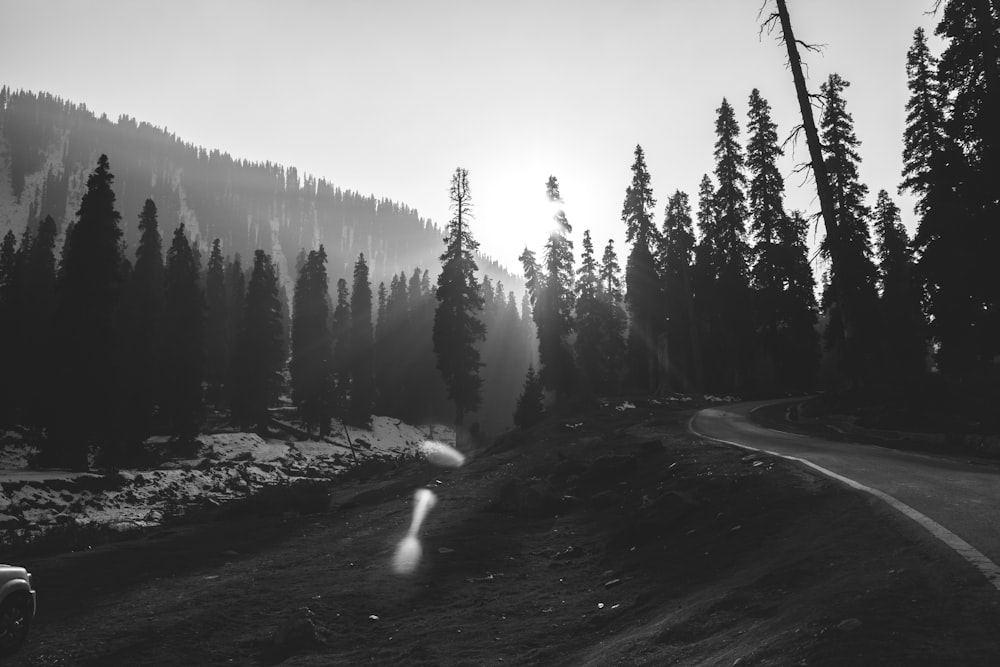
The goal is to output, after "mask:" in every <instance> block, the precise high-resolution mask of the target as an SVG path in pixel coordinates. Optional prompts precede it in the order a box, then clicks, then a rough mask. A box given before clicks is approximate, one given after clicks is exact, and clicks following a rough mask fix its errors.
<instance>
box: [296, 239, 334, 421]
mask: <svg viewBox="0 0 1000 667" xmlns="http://www.w3.org/2000/svg"><path fill="white" fill-rule="evenodd" d="M329 302H330V295H329V280H328V278H327V275H326V250H325V249H324V248H323V246H322V245H320V247H319V250H312V251H310V252H309V254H308V255H307V256H306V261H305V264H304V265H303V266H302V267H301V268H300V269H299V272H298V280H296V281H295V293H294V297H293V304H294V307H293V309H292V359H291V362H290V363H289V371H290V373H291V381H292V402H293V403H294V404H295V406H296V407H297V408H298V410H299V415H300V416H301V418H302V421H303V422H305V424H306V428H307V429H311V427H312V426H316V427H317V429H318V430H319V432H320V434H321V435H325V434H326V433H327V431H328V430H329V427H330V418H331V417H332V416H333V395H334V372H333V348H332V346H331V339H330V331H329V329H328V322H329V318H330V314H329V312H328V310H327V308H328V305H329Z"/></svg>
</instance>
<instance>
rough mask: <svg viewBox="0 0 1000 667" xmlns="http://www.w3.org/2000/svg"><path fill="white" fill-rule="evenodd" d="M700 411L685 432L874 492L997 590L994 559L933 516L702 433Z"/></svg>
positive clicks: (999, 571)
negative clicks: (697, 424)
mask: <svg viewBox="0 0 1000 667" xmlns="http://www.w3.org/2000/svg"><path fill="white" fill-rule="evenodd" d="M713 409H718V408H713ZM701 412H702V410H699V411H698V412H696V413H694V414H693V415H691V418H690V419H689V420H688V423H687V429H688V432H689V433H691V434H692V435H695V436H697V437H699V438H704V439H706V440H712V441H714V442H721V443H723V444H726V445H730V446H732V447H739V448H740V449H745V450H749V451H754V452H761V453H763V454H769V455H771V456H777V457H779V458H783V459H786V460H788V461H794V462H796V463H800V464H802V465H804V466H806V467H808V468H811V469H813V470H815V471H817V472H819V473H820V474H822V475H824V476H826V477H829V478H830V479H833V480H836V481H838V482H840V483H841V484H844V485H846V486H848V487H850V488H852V489H855V490H858V491H863V492H865V493H868V494H870V495H872V496H874V497H875V498H878V499H879V500H881V501H883V502H885V503H887V504H888V505H889V506H890V507H892V508H893V509H895V510H896V511H898V512H900V513H901V514H903V515H904V516H906V517H907V518H909V519H911V520H913V521H915V522H916V523H917V524H919V525H920V526H922V527H923V528H924V529H925V530H927V531H928V532H929V533H930V534H931V535H933V536H934V537H935V538H937V539H938V540H940V541H941V542H943V543H944V544H946V545H947V546H948V547H950V548H951V549H952V550H953V551H955V552H956V553H957V554H958V555H959V556H961V557H962V558H964V559H965V560H966V562H968V563H969V564H971V565H972V566H973V567H975V568H976V569H977V570H979V572H980V573H981V574H982V575H983V576H984V577H986V581H988V582H989V583H990V584H992V585H993V587H994V588H996V589H997V591H1000V565H997V564H996V563H994V562H993V561H992V560H990V559H989V558H988V557H987V556H986V555H985V554H984V553H982V552H981V551H979V550H978V549H976V548H975V547H974V546H972V545H971V544H969V543H968V542H966V541H965V540H963V539H962V538H961V537H959V536H958V535H956V534H955V533H953V532H951V531H950V530H948V529H947V528H945V527H944V526H942V525H941V524H939V523H938V522H937V521H935V520H934V519H931V518H930V517H928V516H926V515H924V514H921V513H920V512H918V511H917V510H915V509H913V508H912V507H910V506H909V505H907V504H906V503H904V502H903V501H901V500H899V499H897V498H895V497H894V496H891V495H889V494H888V493H886V492H884V491H880V490H879V489H874V488H872V487H870V486H865V485H864V484H862V483H861V482H858V481H855V480H853V479H851V478H850V477H845V476H843V475H840V474H837V473H835V472H833V471H832V470H827V469H826V468H824V467H823V466H821V465H817V464H815V463H813V462H812V461H809V460H807V459H803V458H800V457H798V456H790V455H788V454H780V453H778V452H773V451H770V450H767V449H761V448H758V447H752V446H750V445H744V444H741V443H738V442H733V441H731V440H724V439H722V438H716V437H714V436H711V435H705V434H704V433H700V432H698V431H697V430H695V428H694V420H695V418H696V417H697V416H698V415H699V414H700V413H701ZM762 428H766V427H762Z"/></svg>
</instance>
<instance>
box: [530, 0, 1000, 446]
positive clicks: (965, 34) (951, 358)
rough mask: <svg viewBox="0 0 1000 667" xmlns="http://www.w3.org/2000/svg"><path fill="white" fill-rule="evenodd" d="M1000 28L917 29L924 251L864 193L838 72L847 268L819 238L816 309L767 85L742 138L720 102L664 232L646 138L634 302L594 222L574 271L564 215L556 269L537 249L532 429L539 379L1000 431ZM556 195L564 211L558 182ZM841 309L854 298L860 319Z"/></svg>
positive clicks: (911, 139) (829, 110) (916, 166)
mask: <svg viewBox="0 0 1000 667" xmlns="http://www.w3.org/2000/svg"><path fill="white" fill-rule="evenodd" d="M998 30H1000V17H998V15H997V13H996V11H995V8H991V5H990V3H989V2H984V1H980V0H962V1H959V0H952V1H951V2H949V3H948V4H947V6H946V7H945V9H944V11H943V13H942V17H941V22H940V24H939V25H938V28H937V32H938V34H939V35H941V36H942V37H944V38H945V40H946V42H947V44H946V47H945V50H944V52H943V54H942V56H941V58H940V59H937V58H935V57H933V56H932V55H931V53H930V51H929V49H928V47H927V41H926V36H925V35H924V32H923V31H922V30H920V29H918V30H917V31H916V32H915V34H914V41H913V45H912V47H911V49H910V50H909V53H908V57H907V65H906V71H907V78H908V86H909V90H910V94H911V97H910V101H909V102H908V104H907V107H906V108H907V125H906V130H905V137H904V138H905V150H904V169H903V181H902V183H901V184H900V185H899V188H900V190H909V191H911V192H913V193H914V194H916V195H917V198H918V201H917V206H916V214H917V216H918V218H919V224H918V228H917V233H916V236H915V238H914V239H912V240H911V239H910V238H909V237H908V234H907V232H906V229H905V228H904V226H903V225H902V223H901V219H900V210H899V208H898V206H897V205H896V204H895V203H894V201H893V200H892V197H891V196H890V195H889V192H888V190H886V189H880V190H879V191H878V193H877V196H876V198H875V203H874V206H870V205H869V204H868V203H867V201H866V200H867V197H868V194H869V189H868V187H867V185H865V184H864V183H862V182H861V180H860V175H859V164H860V163H861V156H860V152H859V150H860V145H861V143H860V141H859V140H858V139H857V137H856V135H855V133H854V120H853V117H852V116H851V114H850V113H849V111H848V108H847V100H846V96H845V93H846V90H847V88H848V87H849V85H850V84H849V83H848V82H847V81H846V80H844V79H843V78H842V77H840V76H839V75H837V74H831V75H830V76H829V77H828V78H827V80H826V81H825V82H824V83H823V84H822V85H821V87H820V95H819V97H820V98H821V99H822V101H823V111H822V116H821V119H820V123H819V134H820V138H821V142H822V159H823V166H824V167H825V172H826V179H827V180H828V184H827V185H828V186H829V189H830V190H831V191H832V199H833V210H832V214H833V219H834V222H835V224H836V227H835V228H836V229H837V230H838V243H839V247H838V252H837V253H836V256H835V257H834V256H833V253H832V252H831V250H832V245H831V241H830V239H829V238H828V239H825V240H824V241H823V243H822V244H821V247H820V256H821V259H822V260H824V264H825V266H826V270H825V271H824V272H823V273H822V282H821V285H820V290H819V291H820V295H821V298H820V299H819V302H817V298H816V292H817V290H816V287H817V285H816V281H815V278H814V275H813V271H812V269H811V266H810V264H811V259H812V258H810V257H809V254H808V246H807V242H806V233H807V229H808V219H807V218H806V216H804V215H803V214H802V213H801V212H799V211H791V212H789V211H787V210H786V208H785V205H784V179H783V177H782V175H781V172H780V171H779V169H778V167H777V159H778V157H779V156H780V155H781V154H782V152H783V151H782V145H781V144H780V143H779V142H778V134H777V127H776V125H775V123H774V122H773V121H772V119H771V109H770V105H769V104H768V103H767V101H766V100H765V99H764V98H763V97H762V96H761V94H760V92H759V91H758V90H756V89H755V90H753V91H752V93H751V94H750V97H749V102H748V116H747V122H746V131H747V135H748V138H747V141H746V144H745V145H744V144H742V143H741V141H740V124H739V122H738V121H737V118H736V114H735V111H734V109H733V107H732V106H731V105H730V104H729V102H728V101H727V100H726V99H723V100H722V104H721V105H720V107H719V108H718V110H717V116H716V121H715V134H716V143H715V150H714V157H715V165H716V166H715V170H714V174H713V176H714V178H713V177H712V176H709V175H707V174H706V175H704V177H703V178H702V180H701V184H700V186H699V190H698V193H697V204H696V206H697V208H696V211H692V204H691V199H690V197H689V195H688V194H687V193H685V192H681V191H676V192H674V193H673V194H672V195H671V196H670V197H669V198H668V200H667V203H666V207H665V209H664V214H663V223H662V226H660V227H657V226H656V225H655V224H654V222H653V216H654V207H655V205H656V199H655V198H654V196H653V190H652V186H651V178H650V174H649V172H648V169H647V167H646V162H645V154H644V152H643V150H642V148H641V147H640V146H637V147H636V150H635V160H634V163H633V165H632V174H633V178H632V183H631V185H630V186H629V187H628V188H627V190H626V193H625V201H624V204H623V208H622V221H623V223H624V224H625V226H626V238H627V242H628V243H630V244H631V249H630V252H629V255H628V260H627V265H626V270H625V290H624V295H623V294H621V292H620V291H618V289H617V283H616V282H615V277H614V276H615V270H616V269H617V267H616V262H617V259H616V257H615V256H614V252H613V247H612V245H611V244H610V243H609V246H608V248H607V249H606V251H605V255H604V257H603V262H602V263H601V264H598V262H597V261H596V257H595V255H594V249H593V245H592V241H591V237H590V234H589V231H588V232H585V234H584V241H583V245H584V248H583V254H582V258H581V267H580V268H579V269H578V270H575V271H574V257H573V253H572V242H571V241H570V240H569V239H568V237H567V234H568V233H569V231H570V230H571V227H570V224H569V222H568V221H567V220H566V218H565V215H564V214H563V213H562V212H561V211H560V212H559V213H558V214H557V215H556V221H557V223H558V224H557V225H556V229H555V231H554V232H552V234H551V235H550V238H549V241H548V243H547V244H546V246H545V249H544V255H543V258H542V261H541V262H539V261H538V259H537V256H536V253H535V252H534V251H533V250H531V249H527V248H526V249H525V251H524V253H523V254H522V255H521V261H522V265H523V270H524V275H525V279H526V286H527V289H528V293H529V294H530V298H531V302H532V304H533V318H534V321H535V323H536V325H537V332H538V340H539V354H540V364H541V368H540V369H539V372H538V373H536V372H535V369H534V368H531V369H529V373H528V375H527V377H526V380H525V390H524V392H523V394H522V397H521V398H520V399H519V417H518V421H519V422H521V421H524V420H529V421H530V420H531V419H535V418H537V415H538V414H539V409H540V408H539V405H540V401H541V397H540V391H539V386H541V387H544V388H545V389H548V390H550V391H552V392H554V393H555V394H556V395H558V396H570V395H574V394H578V393H580V392H581V391H587V390H592V391H597V392H598V393H613V392H616V391H619V390H622V389H624V390H625V391H629V392H641V393H650V392H658V393H663V392H671V391H673V392H678V391H682V392H712V393H717V394H736V395H743V396H747V395H754V394H759V395H773V394H781V393H785V394H791V393H794V394H800V393H806V392H810V391H813V390H815V389H816V388H823V389H826V390H828V391H831V392H834V393H838V392H839V393H840V394H841V395H842V396H847V397H850V398H849V399H848V402H850V401H854V402H855V404H856V405H866V404H867V405H868V407H869V408H871V409H874V410H876V411H878V410H880V409H887V408H888V407H892V408H893V409H897V408H899V407H900V405H903V406H905V407H906V408H907V410H908V411H906V413H905V419H907V420H909V421H910V424H911V425H916V422H918V421H926V422H928V423H930V422H931V421H932V420H931V419H928V418H927V415H928V414H929V413H931V412H936V413H942V412H944V413H947V412H949V411H950V412H952V413H955V412H966V413H970V412H971V413H973V414H974V417H975V418H974V419H973V420H972V421H969V420H968V419H966V420H964V421H961V420H958V421H955V420H952V421H949V420H948V419H947V417H945V418H944V420H943V421H942V420H941V419H938V420H937V421H936V424H935V425H937V426H944V427H958V428H996V426H997V425H998V422H997V417H996V411H995V409H994V407H995V401H996V400H997V398H1000V371H998V360H1000V273H998V268H997V267H998V266H1000V264H998V263H997V262H995V261H994V260H993V257H992V254H991V253H992V251H993V249H994V248H996V247H997V243H998V238H997V234H998V231H1000V188H998V187H997V183H998V181H997V175H998V174H1000V129H998V128H1000V123H997V120H996V119H997V118H1000V49H997V48H996V39H995V38H996V35H997V34H998ZM547 190H548V194H549V198H550V200H552V201H554V202H559V201H561V199H560V197H559V191H558V182H557V181H556V179H555V178H550V180H549V183H548V184H547ZM695 226H697V231H698V233H697V234H695ZM873 236H874V239H873ZM842 301H849V302H850V309H851V313H850V317H847V314H846V307H845V304H844V303H843V302H842ZM626 321H627V326H626ZM616 369H620V372H616ZM522 408H523V410H524V413H523V414H521V410H522ZM953 416H954V415H953ZM897 425H900V424H897ZM902 425H905V422H903V423H902Z"/></svg>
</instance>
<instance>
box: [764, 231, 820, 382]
mask: <svg viewBox="0 0 1000 667" xmlns="http://www.w3.org/2000/svg"><path fill="white" fill-rule="evenodd" d="M808 232H809V221H808V220H806V218H805V217H804V216H803V215H802V213H800V212H799V211H792V212H791V213H790V214H789V215H786V216H785V217H784V218H783V219H782V225H781V227H779V229H778V243H779V244H780V248H781V250H780V253H777V256H776V257H775V260H774V264H775V271H776V272H777V273H778V274H780V275H782V276H784V280H785V285H784V289H783V291H782V292H781V297H780V299H779V300H777V301H775V306H774V307H775V313H780V318H778V319H777V321H776V322H773V323H772V328H771V330H770V331H771V332H773V333H774V335H775V337H776V338H777V341H776V342H774V344H773V345H772V346H771V348H772V349H773V350H774V352H775V356H774V369H775V377H776V379H777V383H778V387H779V388H781V389H782V390H783V391H785V392H786V393H792V394H804V393H808V392H811V391H813V390H814V389H815V387H816V380H817V377H818V374H819V364H820V337H819V331H818V329H817V326H816V325H817V320H818V315H819V305H818V304H817V303H816V278H815V276H814V275H813V270H812V267H811V266H810V265H809V246H808V243H807V235H808ZM762 335H763V334H762ZM762 344H763V345H765V346H766V343H762Z"/></svg>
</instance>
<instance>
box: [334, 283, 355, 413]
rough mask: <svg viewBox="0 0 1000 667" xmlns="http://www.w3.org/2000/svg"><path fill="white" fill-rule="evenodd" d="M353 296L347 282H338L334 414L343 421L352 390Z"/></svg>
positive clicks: (335, 320) (335, 319) (335, 314)
mask: <svg viewBox="0 0 1000 667" xmlns="http://www.w3.org/2000/svg"><path fill="white" fill-rule="evenodd" d="M350 332H351V294H350V292H349V291H348V289H347V281H346V280H344V279H343V278H340V279H339V280H337V307H336V308H335V309H334V311H333V326H332V331H331V334H332V338H333V376H334V387H333V400H332V410H333V414H334V415H335V416H337V417H340V418H341V419H344V418H345V417H346V415H347V397H348V396H349V395H350V388H351V342H350Z"/></svg>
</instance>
